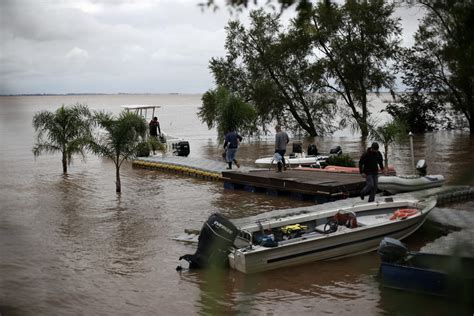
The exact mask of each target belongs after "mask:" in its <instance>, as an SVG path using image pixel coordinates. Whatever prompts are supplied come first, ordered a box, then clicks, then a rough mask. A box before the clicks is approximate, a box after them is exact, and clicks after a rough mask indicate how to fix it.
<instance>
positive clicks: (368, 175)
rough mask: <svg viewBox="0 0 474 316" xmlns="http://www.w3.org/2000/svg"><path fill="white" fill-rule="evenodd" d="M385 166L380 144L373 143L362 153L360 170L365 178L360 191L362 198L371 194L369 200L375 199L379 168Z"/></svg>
mask: <svg viewBox="0 0 474 316" xmlns="http://www.w3.org/2000/svg"><path fill="white" fill-rule="evenodd" d="M379 166H380V169H381V170H384V168H383V157H382V154H381V153H380V151H379V144H377V143H372V146H370V147H369V148H367V150H366V151H365V152H364V153H363V154H362V156H361V157H360V160H359V172H360V174H361V175H362V176H363V177H364V178H365V181H366V184H365V187H364V188H363V189H362V191H360V198H361V199H362V200H363V199H364V196H365V195H366V194H369V202H373V201H374V200H375V193H377V187H378V176H379V169H378V167H379Z"/></svg>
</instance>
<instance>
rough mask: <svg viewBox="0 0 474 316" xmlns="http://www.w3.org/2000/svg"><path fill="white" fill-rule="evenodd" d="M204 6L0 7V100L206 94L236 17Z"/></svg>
mask: <svg viewBox="0 0 474 316" xmlns="http://www.w3.org/2000/svg"><path fill="white" fill-rule="evenodd" d="M200 2H202V0H189V1H186V0H140V1H138V0H136V1H131V0H2V1H0V12H1V13H0V14H1V19H0V39H1V42H2V44H1V50H0V93H2V94H10V93H68V92H75V93H80V92H105V93H116V92H157V93H166V92H183V93H186V92H188V93H201V92H204V91H206V90H207V89H209V88H211V87H212V86H213V79H212V76H211V74H210V73H209V69H208V62H209V59H210V58H211V57H215V56H222V55H224V54H225V51H224V40H225V32H224V27H225V26H226V24H227V21H228V20H229V18H231V16H230V15H229V12H228V10H227V9H225V8H222V9H221V10H218V11H217V12H213V11H212V10H205V11H204V12H203V11H201V9H200V8H199V7H198V6H197V4H198V3H200ZM407 12H408V11H407ZM407 12H400V14H401V15H402V16H404V17H405V16H408V17H409V18H410V19H409V23H408V24H407V25H408V26H409V27H411V28H413V27H415V28H416V19H415V22H413V19H412V18H414V16H410V15H409V14H412V13H407ZM410 12H411V11H410ZM291 14H292V11H291V10H290V11H288V12H287V13H285V15H286V16H287V17H289V16H291ZM232 18H235V15H234V16H233V17H232ZM239 18H240V19H241V20H243V21H244V22H245V21H246V20H247V14H246V13H245V12H243V13H240V14H239ZM412 22H413V23H412ZM410 23H411V24H410Z"/></svg>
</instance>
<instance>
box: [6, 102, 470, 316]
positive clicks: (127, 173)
mask: <svg viewBox="0 0 474 316" xmlns="http://www.w3.org/2000/svg"><path fill="white" fill-rule="evenodd" d="M76 102H80V103H86V104H88V105H89V106H90V107H91V108H93V109H98V110H108V111H112V112H114V113H118V112H119V111H120V105H121V104H159V105H162V108H161V109H160V112H159V115H158V117H159V119H160V122H161V127H162V129H163V130H165V131H167V132H169V133H170V134H174V135H177V136H181V137H183V138H185V139H187V140H189V141H190V144H191V155H192V156H193V157H203V158H210V159H219V157H220V153H221V151H222V150H221V148H220V147H219V145H218V143H217V140H216V133H215V131H214V130H210V131H209V130H208V129H207V127H206V126H205V125H203V124H201V123H200V122H199V120H198V119H197V118H196V112H197V108H198V107H199V106H200V96H199V95H144V96H137V95H135V96H133V95H132V96H131V95H118V96H110V95H107V96H41V97H38V96H30V97H0V207H1V211H0V314H1V315H2V316H3V315H196V314H200V315H288V314H294V315H446V314H450V313H456V314H457V315H472V312H473V307H472V306H467V305H463V304H459V303H457V302H453V301H447V300H443V299H438V298H433V297H429V296H424V295H416V294H411V293H404V292H400V291H394V290H390V289H385V288H382V287H380V284H379V282H378V280H377V271H378V266H379V258H378V256H377V254H376V253H369V254H366V255H360V256H357V257H352V258H347V259H344V260H338V261H332V262H318V263H312V264H307V265H302V266H296V267H289V268H284V269H278V270H275V271H268V272H265V273H260V274H255V275H243V274H241V273H239V272H236V271H223V272H220V273H218V272H209V271H193V272H190V271H182V272H177V271H176V270H175V268H176V266H177V265H178V264H179V262H178V257H179V256H180V255H182V254H185V253H192V252H194V249H195V248H194V246H192V245H188V244H184V243H181V242H176V241H174V240H172V238H173V237H176V236H178V235H180V234H181V233H183V231H184V229H186V228H193V229H196V228H200V227H201V225H202V223H203V222H204V221H205V220H206V219H207V217H208V216H209V215H210V214H211V213H213V212H221V213H223V214H225V215H226V216H228V217H231V218H239V217H244V216H249V215H255V214H259V213H263V212H266V211H269V210H273V209H284V208H292V207H298V206H305V205H309V202H303V201H297V200H292V199H289V198H285V197H270V196H267V195H265V194H251V193H247V192H241V191H229V190H224V188H223V185H222V183H219V182H208V181H204V180H199V179H193V178H188V177H184V176H179V175H173V174H167V173H162V172H158V171H152V170H143V169H137V168H132V166H131V164H130V163H127V164H125V165H124V166H123V167H122V172H121V174H122V188H123V193H122V194H121V195H120V196H117V195H116V194H115V184H114V181H115V179H114V166H113V163H111V162H110V161H108V160H105V159H102V158H96V157H93V156H89V157H87V158H86V160H85V161H83V160H82V159H81V158H80V157H77V158H76V159H75V160H74V162H73V164H72V165H71V166H70V170H69V174H68V175H66V176H64V175H62V174H61V163H60V158H59V156H57V155H55V156H46V155H45V156H41V157H39V158H37V159H34V157H33V154H32V152H31V148H32V146H33V135H34V133H33V128H32V126H31V119H32V116H33V114H34V113H35V112H37V111H39V110H44V109H48V110H54V109H56V108H57V107H58V106H60V105H61V104H72V103H76ZM380 106H383V103H379V107H380ZM301 141H302V142H303V143H304V146H303V147H304V148H306V147H307V144H309V143H312V142H315V143H316V144H317V145H318V148H319V149H320V151H328V150H329V148H331V147H332V146H334V145H341V146H342V148H343V151H344V152H346V153H349V154H351V155H352V156H353V158H355V159H357V158H358V157H359V155H360V152H361V148H362V145H361V143H360V141H359V138H358V137H357V136H354V135H352V133H351V132H350V131H340V132H338V133H336V135H334V136H330V137H324V138H323V137H320V138H315V139H311V138H304V139H301ZM414 141H415V158H416V159H420V158H425V159H426V160H427V161H428V165H429V173H431V174H439V173H441V174H443V175H445V177H446V179H447V182H448V184H467V185H471V186H472V185H474V177H473V166H474V158H473V155H472V152H473V150H474V142H473V140H472V138H470V136H469V134H468V133H462V132H437V133H431V134H427V135H425V136H417V137H415V139H414ZM272 148H273V137H272V136H269V137H263V138H262V139H260V140H245V141H244V143H243V144H242V147H241V148H240V150H239V152H238V157H239V159H240V160H241V162H242V163H243V164H245V165H248V166H252V165H253V161H254V160H255V159H256V158H258V157H260V156H264V155H269V154H271V152H272ZM390 159H391V163H393V164H394V165H395V167H396V169H397V171H398V172H399V173H410V171H411V170H410V161H411V159H410V150H409V145H408V143H404V144H399V145H396V146H394V148H393V150H392V152H391V155H390ZM451 207H453V208H459V209H466V210H471V211H474V204H473V203H472V202H466V203H461V204H457V205H453V206H451ZM427 236H428V237H427ZM434 238H436V235H435V236H433V234H432V232H429V231H427V228H422V229H420V230H419V231H418V232H416V233H415V234H414V235H412V236H411V237H410V238H409V239H407V240H406V241H407V242H408V243H409V245H414V246H416V247H418V246H421V245H422V244H423V243H426V242H429V241H430V240H433V239H434Z"/></svg>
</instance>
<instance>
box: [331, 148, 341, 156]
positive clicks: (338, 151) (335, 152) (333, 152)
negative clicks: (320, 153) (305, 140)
mask: <svg viewBox="0 0 474 316" xmlns="http://www.w3.org/2000/svg"><path fill="white" fill-rule="evenodd" d="M329 154H330V155H334V156H340V155H342V148H341V146H335V147H333V148H331V149H330V150H329Z"/></svg>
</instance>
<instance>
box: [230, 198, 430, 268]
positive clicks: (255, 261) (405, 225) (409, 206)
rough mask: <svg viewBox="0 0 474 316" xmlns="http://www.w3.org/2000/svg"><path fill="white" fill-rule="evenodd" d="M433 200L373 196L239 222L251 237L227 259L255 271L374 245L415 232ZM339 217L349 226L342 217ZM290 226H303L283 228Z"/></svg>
mask: <svg viewBox="0 0 474 316" xmlns="http://www.w3.org/2000/svg"><path fill="white" fill-rule="evenodd" d="M435 205H436V200H428V201H425V202H420V201H413V200H403V201H397V202H374V203H367V204H361V205H357V206H353V207H348V208H342V209H333V210H327V211H324V212H317V213H313V214H302V215H295V216H291V217H283V218H274V219H270V220H268V221H265V222H259V223H255V224H253V225H249V226H246V227H241V228H240V230H241V231H242V232H243V233H241V236H242V235H243V236H242V237H245V235H247V236H249V237H248V239H249V240H250V236H251V242H250V244H249V245H248V246H246V247H241V248H236V249H233V250H232V251H231V253H230V254H229V264H230V267H231V268H233V269H236V270H238V271H241V272H243V273H254V272H260V271H265V270H271V269H276V268H280V267H286V266H291V265H297V264H303V263H309V262H313V261H318V260H330V259H339V258H342V257H348V256H354V255H357V254H361V253H365V252H369V251H373V250H375V249H377V247H378V245H379V243H380V241H381V240H382V239H383V237H385V236H389V237H392V238H395V239H403V238H405V237H407V236H409V235H411V234H412V233H413V232H415V231H416V230H417V229H418V228H419V227H420V226H421V225H422V224H423V223H424V221H425V220H426V217H427V216H428V214H429V212H430V211H431V210H432V209H433V208H434V206H435ZM401 210H403V211H401ZM404 210H411V211H407V212H406V213H405V211H404ZM395 214H397V215H395ZM398 214H399V215H398ZM336 218H337V219H338V220H339V221H335V219H336ZM341 218H342V219H343V221H347V223H349V225H348V226H349V227H347V226H346V225H344V223H341ZM353 218H354V220H353ZM292 226H293V227H295V228H297V227H298V226H299V227H303V229H301V230H296V231H295V232H296V233H292V234H285V233H283V234H281V233H280V232H282V231H283V230H285V229H286V230H288V227H290V228H291V227H292ZM272 235H273V236H272ZM272 237H273V238H272Z"/></svg>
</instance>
